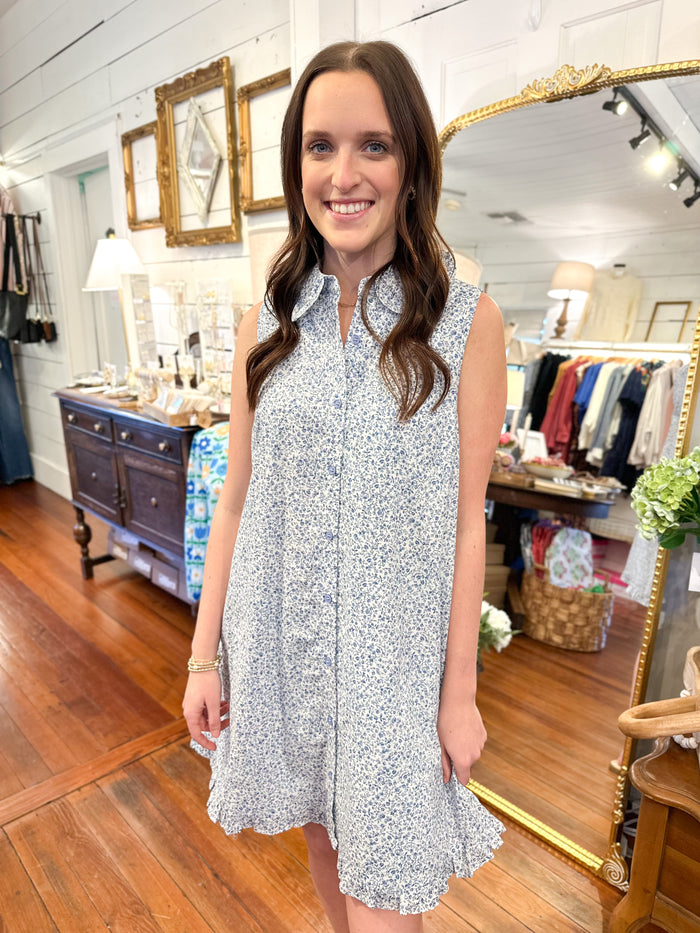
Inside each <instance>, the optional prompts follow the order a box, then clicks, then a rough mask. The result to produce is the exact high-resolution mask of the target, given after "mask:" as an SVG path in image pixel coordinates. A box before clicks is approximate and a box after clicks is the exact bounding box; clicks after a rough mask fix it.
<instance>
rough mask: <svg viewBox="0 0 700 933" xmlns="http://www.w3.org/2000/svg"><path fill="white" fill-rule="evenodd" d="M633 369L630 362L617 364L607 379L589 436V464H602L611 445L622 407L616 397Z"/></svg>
mask: <svg viewBox="0 0 700 933" xmlns="http://www.w3.org/2000/svg"><path fill="white" fill-rule="evenodd" d="M632 369H633V365H632V363H627V364H625V365H619V366H618V367H617V368H616V369H615V370H614V371H613V373H612V375H611V376H610V379H609V380H608V385H607V389H606V392H605V398H604V399H603V404H602V405H601V408H600V415H599V416H598V423H597V424H596V427H595V431H594V433H593V437H592V438H591V442H590V446H589V448H588V452H587V453H586V461H587V462H588V463H589V464H590V465H591V466H596V467H599V466H601V465H602V463H603V460H604V459H605V455H606V454H607V452H608V451H609V450H610V448H611V447H612V445H613V443H614V441H615V437H616V435H617V430H618V427H619V425H620V414H621V412H622V409H621V407H620V405H619V402H618V399H619V398H620V392H621V391H622V387H623V385H624V384H625V380H626V379H627V377H628V376H629V374H630V372H631V371H632Z"/></svg>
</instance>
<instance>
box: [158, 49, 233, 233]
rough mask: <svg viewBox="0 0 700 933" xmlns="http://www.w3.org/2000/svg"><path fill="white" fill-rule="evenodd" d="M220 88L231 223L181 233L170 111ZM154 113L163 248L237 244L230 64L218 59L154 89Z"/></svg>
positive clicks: (175, 153) (176, 160)
mask: <svg viewBox="0 0 700 933" xmlns="http://www.w3.org/2000/svg"><path fill="white" fill-rule="evenodd" d="M216 87H221V88H222V90H223V101H224V108H225V112H226V158H227V160H228V189H229V203H230V209H231V222H230V224H227V225H226V226H222V227H208V228H207V227H204V228H202V229H199V230H183V229H182V227H181V217H180V197H179V192H178V175H177V167H178V157H177V150H176V147H175V124H174V120H173V107H174V106H175V105H176V104H178V103H180V102H181V101H183V100H188V99H189V98H190V97H197V96H198V95H200V94H204V93H205V92H206V91H210V90H211V89H212V88H216ZM155 93H156V111H157V114H158V131H157V133H156V139H157V143H158V184H159V186H160V194H161V213H162V215H163V222H164V224H165V244H166V246H208V245H209V244H211V243H238V242H239V241H240V239H241V230H240V222H239V215H238V201H237V192H236V146H235V141H234V117H233V82H232V79H231V63H230V61H229V59H228V58H227V57H224V58H220V59H218V60H217V61H215V62H211V64H209V65H207V66H206V67H205V68H198V69H197V70H196V71H190V72H188V73H187V74H185V75H182V76H181V77H179V78H177V79H176V80H175V81H173V82H172V84H163V85H161V86H160V87H157V88H156V92H155Z"/></svg>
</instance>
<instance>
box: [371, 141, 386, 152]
mask: <svg viewBox="0 0 700 933" xmlns="http://www.w3.org/2000/svg"><path fill="white" fill-rule="evenodd" d="M367 150H368V151H369V152H372V153H381V152H386V146H385V145H384V143H378V142H371V143H367Z"/></svg>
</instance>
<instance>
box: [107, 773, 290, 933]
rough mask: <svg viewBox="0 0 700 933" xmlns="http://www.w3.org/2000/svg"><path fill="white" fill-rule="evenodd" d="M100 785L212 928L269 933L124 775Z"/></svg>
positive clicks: (204, 858) (204, 856) (203, 856)
mask: <svg viewBox="0 0 700 933" xmlns="http://www.w3.org/2000/svg"><path fill="white" fill-rule="evenodd" d="M99 786H100V787H101V789H102V790H103V792H104V793H105V794H106V795H107V796H108V797H109V799H110V800H111V801H112V803H113V804H114V806H115V807H116V809H117V810H118V811H119V812H120V813H121V815H122V817H123V818H124V819H125V820H126V822H127V823H128V824H129V826H131V828H132V830H133V831H134V832H135V833H136V834H137V835H138V836H139V838H140V839H141V840H142V841H143V843H144V845H146V846H147V847H148V848H149V849H150V851H151V852H152V853H153V855H154V856H155V858H157V860H158V861H159V862H160V864H161V865H162V866H163V869H164V870H165V871H167V873H168V874H169V875H170V877H171V878H172V879H173V880H174V881H175V883H176V884H178V885H179V887H180V888H181V890H182V891H183V892H185V894H186V895H187V897H188V898H189V900H190V901H191V903H192V905H193V906H194V908H195V909H196V910H197V912H198V913H200V914H201V915H202V917H203V918H204V920H205V921H206V922H207V923H208V924H209V925H210V926H211V927H212V928H213V929H214V930H217V931H218V930H227V929H232V930H241V931H244V930H245V931H255V933H269V931H268V930H265V929H264V928H263V927H261V926H260V924H259V923H258V922H257V921H256V920H255V919H254V917H253V916H252V915H251V913H250V911H249V910H248V909H247V906H246V905H245V904H243V903H242V902H241V900H240V899H239V897H238V895H237V893H235V892H234V891H232V890H231V889H230V888H229V887H228V885H227V884H226V880H225V879H224V878H221V877H220V876H218V875H217V874H216V872H214V871H213V870H212V869H211V867H210V866H209V863H208V858H207V852H206V851H205V852H204V853H200V852H199V851H198V850H197V849H195V848H193V846H192V844H191V841H190V839H189V838H186V837H183V836H182V834H181V833H180V832H178V831H177V830H176V828H175V827H173V825H172V824H171V822H170V820H169V819H168V818H167V817H166V816H165V815H164V814H163V813H161V812H160V811H159V810H158V808H157V807H156V806H155V805H154V804H153V803H152V801H151V800H150V799H149V798H148V796H147V795H146V794H145V793H144V792H143V790H142V788H141V787H140V786H139V785H138V783H137V782H136V781H134V780H132V779H131V778H130V777H129V775H128V774H127V773H126V772H125V771H119V772H117V773H115V774H113V775H110V777H109V778H105V779H103V780H102V781H100V782H99ZM278 933H290V931H289V928H288V927H287V928H285V927H281V928H279V931H278Z"/></svg>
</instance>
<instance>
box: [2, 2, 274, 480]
mask: <svg viewBox="0 0 700 933" xmlns="http://www.w3.org/2000/svg"><path fill="white" fill-rule="evenodd" d="M222 55H228V56H229V58H230V60H231V66H232V70H233V78H234V86H235V87H238V86H240V85H242V84H247V83H249V82H251V81H255V80H257V79H258V78H261V77H264V76H265V75H267V74H271V73H273V72H275V71H279V70H281V69H282V68H285V67H288V66H289V65H290V40H289V4H288V2H287V0H266V2H265V3H255V2H248V0H214V2H212V0H187V2H186V3H172V2H169V0H139V2H137V3H135V2H133V0H90V2H87V0H34V2H26V0H19V2H18V3H16V4H15V5H14V6H13V7H12V8H11V9H10V10H9V11H8V12H7V13H6V14H5V16H4V17H2V19H0V153H1V157H2V160H3V161H4V163H5V165H4V167H3V168H1V169H0V182H2V184H3V185H4V186H5V187H6V188H7V189H8V190H9V191H10V193H11V195H12V197H13V199H14V201H15V204H16V206H17V209H18V210H19V211H20V212H22V213H28V212H31V211H41V215H42V224H41V228H40V231H41V244H42V252H43V255H44V261H45V264H46V267H47V271H48V273H49V287H50V290H51V296H52V300H53V301H54V304H55V307H56V315H57V319H58V321H57V324H58V330H59V334H60V337H59V340H58V341H56V343H53V344H48V345H47V344H34V345H27V346H17V347H15V365H16V374H17V378H18V385H19V391H20V396H21V399H22V406H23V417H24V421H25V426H26V431H27V436H28V439H29V444H30V448H31V451H32V459H33V463H34V468H35V474H36V477H37V479H38V480H39V481H40V482H42V483H45V484H46V485H48V486H50V487H51V488H53V489H55V490H57V491H58V492H61V493H62V494H64V495H69V484H68V479H67V468H66V461H65V453H64V448H63V439H62V432H61V425H60V421H59V418H58V405H57V403H56V400H55V399H53V398H52V397H51V393H52V391H53V390H54V389H56V388H57V387H59V386H61V385H65V384H66V382H67V381H68V380H69V379H70V377H71V375H72V373H73V372H75V371H76V370H77V369H78V368H80V361H81V360H82V359H84V354H83V348H82V345H81V328H80V318H79V316H78V314H77V310H78V308H79V307H80V306H81V304H82V303H84V302H85V301H86V298H85V296H83V295H82V293H81V292H80V286H81V285H82V281H80V279H81V277H82V276H81V274H76V273H74V272H72V271H71V270H70V267H71V266H72V265H74V263H73V262H72V261H71V260H72V257H71V256H70V255H69V253H70V251H71V249H72V244H73V243H74V242H75V238H76V237H77V236H79V231H77V230H75V229H74V227H73V226H72V225H71V222H70V218H68V217H67V216H66V215H67V214H68V211H64V210H63V209H62V207H63V204H64V196H65V187H66V184H67V179H66V176H67V175H73V174H75V173H76V171H77V169H78V167H86V168H89V167H90V165H91V163H93V162H95V161H96V160H98V161H101V162H103V163H104V162H105V161H107V160H108V161H109V166H110V173H111V176H112V200H113V207H114V216H115V226H116V229H117V233H118V234H120V235H129V236H130V238H131V240H132V242H133V244H134V246H135V248H136V250H137V252H138V254H139V256H140V258H141V260H142V261H143V263H144V265H146V267H147V269H148V272H149V276H150V280H151V283H152V285H153V286H158V285H159V284H162V283H165V282H171V281H184V282H186V283H187V285H188V297H189V298H190V299H193V298H194V294H195V286H196V283H197V282H198V281H201V280H205V281H211V280H226V281H228V282H230V283H231V290H232V298H233V300H234V301H235V302H237V303H240V304H249V303H251V302H252V300H253V294H252V287H251V278H250V262H249V256H248V228H249V226H250V228H251V229H252V228H256V229H263V230H264V229H266V228H267V227H272V228H273V229H277V230H279V228H280V227H283V226H284V223H285V217H284V214H283V212H273V213H269V214H265V215H259V216H256V217H252V218H251V220H250V224H248V223H247V222H246V218H245V217H243V224H242V226H243V240H242V242H241V243H237V244H229V245H225V244H221V245H215V246H210V247H194V248H193V247H190V248H184V247H183V248H176V249H167V248H166V247H165V243H164V236H163V229H162V228H154V229H152V230H146V231H138V232H133V233H131V234H128V231H127V225H126V205H125V199H124V191H123V174H122V170H121V149H120V137H121V133H123V132H124V131H126V130H129V129H133V128H135V127H137V126H141V125H142V124H144V123H148V122H150V121H151V120H154V119H155V118H156V109H155V97H154V89H155V87H157V86H158V85H160V84H165V83H168V82H170V81H172V80H174V79H175V78H176V77H178V76H179V75H181V74H184V73H185V72H187V71H191V70H193V69H195V68H198V67H202V66H203V65H206V64H208V63H209V62H210V61H213V60H215V59H217V58H220V57H221V56H222ZM234 109H235V107H234ZM283 109H284V100H283V99H281V100H280V104H279V112H278V113H277V114H276V115H273V116H274V117H275V119H276V121H277V124H278V126H277V128H275V127H273V128H272V129H273V130H274V132H271V133H268V134H261V135H260V137H259V139H258V142H257V145H258V146H259V147H260V151H259V156H260V160H262V159H265V160H266V161H267V163H268V164H269V165H270V171H271V172H274V173H278V169H277V165H278V147H277V144H276V143H275V142H270V141H271V140H274V139H277V138H278V137H279V129H278V127H279V123H280V122H281V116H282V112H283ZM265 148H267V150H268V151H266V152H265V151H263V150H264V149H265ZM145 161H146V164H148V160H145ZM83 162H84V166H83V165H82V163H83ZM144 171H145V174H144ZM139 180H140V184H141V192H142V193H143V189H144V186H145V187H146V188H148V186H150V187H151V188H155V187H156V184H157V183H156V180H155V162H154V160H153V161H151V163H150V168H149V167H146V168H145V169H142V174H141V176H140V178H139ZM220 181H221V179H220ZM273 184H274V182H273ZM83 274H84V270H83ZM154 294H157V288H156V289H154ZM156 313H157V309H156ZM159 324H160V328H159V330H160V332H161V333H162V334H163V335H164V336H165V338H166V339H167V338H168V337H169V336H171V332H170V330H169V327H168V322H167V320H165V321H163V320H161V321H160V322H159Z"/></svg>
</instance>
